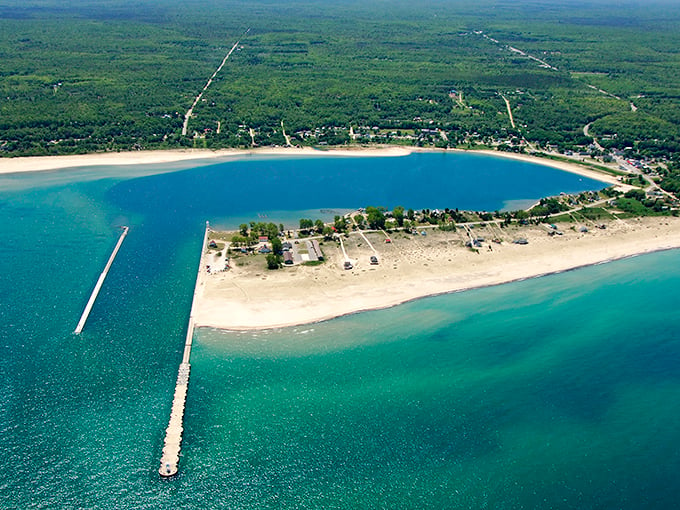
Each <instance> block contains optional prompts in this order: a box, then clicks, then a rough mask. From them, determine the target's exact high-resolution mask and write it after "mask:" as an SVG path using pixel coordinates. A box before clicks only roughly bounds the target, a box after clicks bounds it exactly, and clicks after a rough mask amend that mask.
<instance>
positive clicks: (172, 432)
mask: <svg viewBox="0 0 680 510" xmlns="http://www.w3.org/2000/svg"><path fill="white" fill-rule="evenodd" d="M209 232H210V224H209V223H208V222H207V221H206V222H205V234H204V236H203V244H202V245H201V259H200V262H199V265H198V273H197V275H196V284H195V285H194V297H193V301H192V302H191V312H190V313H189V324H188V326H187V335H186V339H185V341H184V355H183V356H182V362H181V363H180V365H179V370H178V372H177V383H176V385H175V395H174V397H173V400H172V410H171V411H170V422H169V423H168V428H167V429H166V430H165V442H164V446H163V455H162V456H161V466H160V468H159V469H158V473H159V474H160V475H161V476H162V477H164V478H170V477H172V476H175V475H176V474H177V472H178V471H179V455H180V451H181V449H182V432H183V431H184V406H185V404H186V399H187V389H188V387H189V374H190V372H191V364H190V363H189V360H190V358H191V344H192V342H193V339H194V307H195V306H196V296H197V294H198V292H199V287H200V281H201V274H202V271H203V270H204V268H203V257H204V255H205V249H206V245H207V242H208V233H209Z"/></svg>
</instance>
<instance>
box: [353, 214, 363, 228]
mask: <svg viewBox="0 0 680 510" xmlns="http://www.w3.org/2000/svg"><path fill="white" fill-rule="evenodd" d="M354 223H356V224H357V225H359V227H363V226H364V215H363V214H355V215H354Z"/></svg>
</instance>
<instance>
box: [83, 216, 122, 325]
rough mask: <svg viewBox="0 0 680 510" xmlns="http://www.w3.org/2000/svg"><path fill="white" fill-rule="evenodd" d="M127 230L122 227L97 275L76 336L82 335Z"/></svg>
mask: <svg viewBox="0 0 680 510" xmlns="http://www.w3.org/2000/svg"><path fill="white" fill-rule="evenodd" d="M128 230H130V229H129V228H128V227H123V233H122V234H121V235H120V238H118V243H116V247H115V248H114V249H113V253H111V256H110V257H109V261H108V262H107V263H106V266H105V267H104V271H102V274H100V275H99V279H98V280H97V284H96V285H95V286H94V290H93V291H92V294H91V295H90V299H89V300H88V301H87V304H86V305H85V310H83V314H82V315H81V316H80V320H79V321H78V325H77V326H76V329H75V330H74V331H73V332H74V333H75V334H76V335H79V334H80V333H82V331H83V328H84V327H85V323H86V322H87V318H88V317H89V316H90V312H91V311H92V307H93V306H94V302H95V301H96V300H97V296H98V295H99V291H100V290H101V288H102V285H103V284H104V280H106V276H107V275H108V274H109V269H111V265H112V264H113V261H114V260H115V258H116V255H118V250H120V246H121V245H122V244H123V241H124V240H125V236H126V235H127V233H128Z"/></svg>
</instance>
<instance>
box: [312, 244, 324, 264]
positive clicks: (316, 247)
mask: <svg viewBox="0 0 680 510" xmlns="http://www.w3.org/2000/svg"><path fill="white" fill-rule="evenodd" d="M312 249H313V250H314V252H315V254H316V258H317V259H318V260H323V252H322V251H321V246H319V241H317V240H316V239H312Z"/></svg>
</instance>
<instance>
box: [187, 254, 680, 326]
mask: <svg viewBox="0 0 680 510" xmlns="http://www.w3.org/2000/svg"><path fill="white" fill-rule="evenodd" d="M673 250H680V246H669V247H661V248H658V249H652V250H650V251H643V252H639V253H633V254H630V255H622V256H620V257H612V258H610V259H606V260H601V261H599V262H589V263H587V264H582V265H580V266H573V267H568V268H566V269H557V270H555V271H550V272H547V273H540V274H536V275H533V276H524V277H519V278H515V279H513V280H507V281H499V282H496V283H486V284H480V285H476V286H470V287H465V288H460V289H454V290H444V291H441V292H435V293H433V294H423V295H421V296H414V297H411V298H407V299H405V300H403V301H399V302H395V303H389V304H385V305H376V306H375V307H370V308H361V309H357V310H352V311H349V312H345V313H342V314H340V315H328V316H327V317H321V318H318V319H314V320H310V321H307V322H290V323H281V324H274V325H271V326H267V327H231V328H228V327H220V326H212V325H208V324H197V325H196V328H197V329H212V330H219V331H232V332H240V333H242V332H246V331H269V330H276V329H286V328H293V327H298V326H309V325H314V324H321V323H323V322H328V321H332V320H334V319H340V318H342V317H349V316H351V315H356V314H360V313H366V312H376V311H380V310H389V309H390V308H394V307H397V306H401V305H405V304H408V303H413V302H415V301H420V300H422V299H429V298H436V297H439V296H447V295H450V294H459V293H463V292H468V291H471V290H478V289H487V288H490V287H497V286H499V285H509V284H512V283H517V282H523V281H527V280H535V279H537V278H544V277H546V276H552V275H558V274H563V273H569V272H571V271H578V270H579V269H584V268H586V267H593V266H599V265H601V264H609V263H611V262H617V261H619V260H626V259H632V258H635V257H641V256H644V255H651V254H653V253H662V252H665V251H673Z"/></svg>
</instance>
